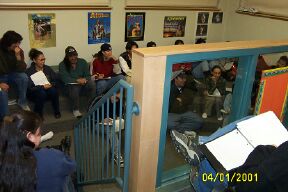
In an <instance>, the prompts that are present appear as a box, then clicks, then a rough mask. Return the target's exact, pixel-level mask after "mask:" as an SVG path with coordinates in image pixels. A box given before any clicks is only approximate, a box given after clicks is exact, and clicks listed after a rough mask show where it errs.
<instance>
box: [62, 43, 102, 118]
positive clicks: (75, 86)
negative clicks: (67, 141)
mask: <svg viewBox="0 0 288 192" xmlns="http://www.w3.org/2000/svg"><path fill="white" fill-rule="evenodd" d="M59 74H60V77H61V80H62V81H63V82H64V84H65V86H66V88H67V89H68V96H69V98H70V100H71V103H72V109H73V115H74V116H75V117H80V116H81V113H80V111H79V109H80V93H85V94H86V96H87V97H88V101H89V102H88V103H91V101H93V99H94V97H95V95H96V85H95V81H94V78H95V77H94V76H91V75H90V72H89V69H88V63H87V61H85V60H84V59H82V58H78V53H77V51H76V49H75V48H74V47H72V46H68V47H67V48H66V49H65V58H64V60H63V61H62V62H61V63H60V64H59Z"/></svg>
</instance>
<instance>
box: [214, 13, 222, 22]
mask: <svg viewBox="0 0 288 192" xmlns="http://www.w3.org/2000/svg"><path fill="white" fill-rule="evenodd" d="M222 20H223V12H214V13H213V17H212V23H222Z"/></svg>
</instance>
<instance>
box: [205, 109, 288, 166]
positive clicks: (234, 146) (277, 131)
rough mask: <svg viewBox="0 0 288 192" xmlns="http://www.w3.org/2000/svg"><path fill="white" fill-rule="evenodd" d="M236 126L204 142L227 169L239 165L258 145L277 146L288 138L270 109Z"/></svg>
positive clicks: (287, 133) (287, 134)
mask: <svg viewBox="0 0 288 192" xmlns="http://www.w3.org/2000/svg"><path fill="white" fill-rule="evenodd" d="M236 126H237V128H236V129H235V130H233V131H231V132H229V133H227V134H225V135H223V136H221V137H219V138H217V139H215V140H213V141H210V142H208V143H206V144H205V145H206V147H207V148H208V149H209V151H210V152H211V153H212V154H213V155H214V156H215V158H216V159H217V160H218V161H219V162H220V163H221V164H222V165H223V167H224V168H225V169H226V170H227V171H229V170H231V169H233V168H236V167H239V166H241V165H242V164H243V163H244V162H245V160H246V159H247V157H248V155H249V154H250V153H251V152H252V151H253V149H254V148H255V147H257V146H258V145H274V146H276V147H278V146H279V145H281V144H282V143H284V142H285V141H287V140H288V131H287V130H286V128H285V127H284V126H283V125H282V123H281V122H280V120H279V119H278V118H277V116H276V115H275V114H274V113H273V112H272V111H269V112H266V113H262V114H260V115H258V116H255V117H252V118H250V119H247V120H244V121H241V122H239V123H237V125H236Z"/></svg>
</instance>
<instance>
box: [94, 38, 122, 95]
mask: <svg viewBox="0 0 288 192" xmlns="http://www.w3.org/2000/svg"><path fill="white" fill-rule="evenodd" d="M114 65H119V64H118V60H117V59H116V58H115V57H114V56H113V55H112V47H111V45H110V44H107V43H104V44H103V45H101V50H100V51H99V52H98V53H96V54H95V55H94V60H93V61H92V62H91V66H90V73H91V74H92V75H94V76H95V80H96V96H99V95H101V94H103V93H104V92H105V91H107V90H109V89H110V88H111V87H113V85H114V84H116V83H117V82H118V81H119V80H120V79H125V77H124V75H122V74H118V75H116V74H115V73H114V71H113V68H114Z"/></svg>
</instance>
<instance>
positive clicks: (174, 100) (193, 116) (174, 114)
mask: <svg viewBox="0 0 288 192" xmlns="http://www.w3.org/2000/svg"><path fill="white" fill-rule="evenodd" d="M192 96H193V91H192V90H191V89H189V88H187V87H186V74H185V72H183V71H182V70H181V71H176V72H174V73H173V77H172V82H171V89H170V98H169V112H168V120H167V121H168V122H167V129H168V130H171V137H172V139H173V141H176V144H177V145H178V146H179V147H181V145H182V144H181V143H182V141H181V138H182V137H181V136H180V140H175V139H174V138H175V135H195V134H196V133H195V131H198V130H199V129H201V127H202V125H203V121H202V119H201V117H199V115H198V114H197V113H194V112H192V111H191V110H190V109H189V106H190V105H192V101H193V98H192ZM179 144H180V145H179ZM182 151H183V150H182Z"/></svg>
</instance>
